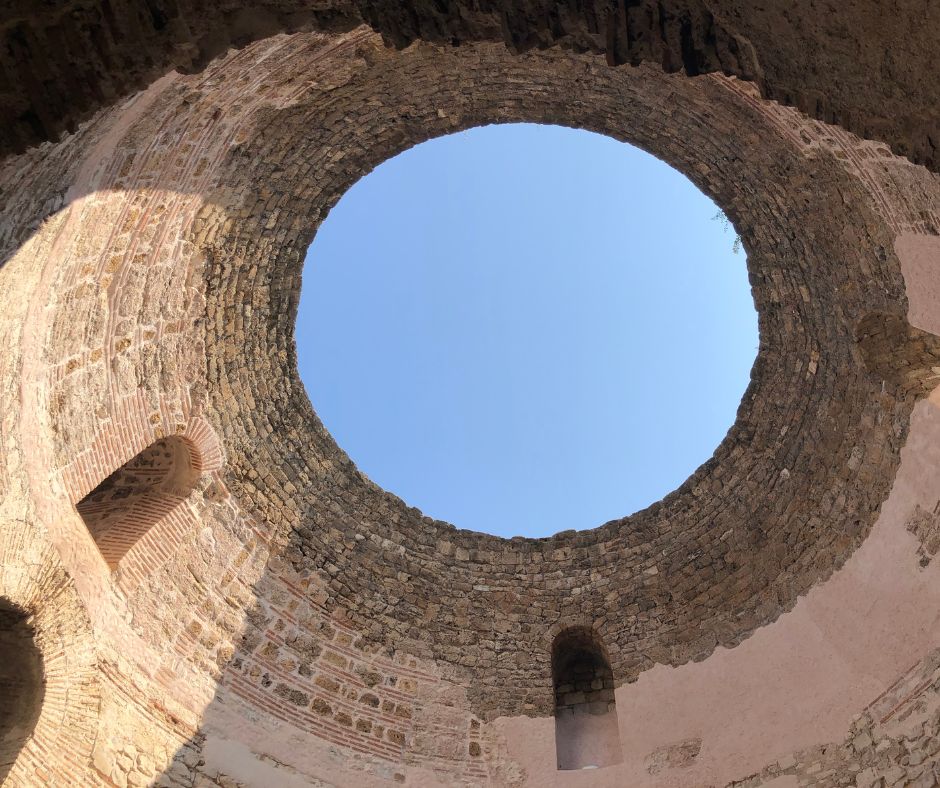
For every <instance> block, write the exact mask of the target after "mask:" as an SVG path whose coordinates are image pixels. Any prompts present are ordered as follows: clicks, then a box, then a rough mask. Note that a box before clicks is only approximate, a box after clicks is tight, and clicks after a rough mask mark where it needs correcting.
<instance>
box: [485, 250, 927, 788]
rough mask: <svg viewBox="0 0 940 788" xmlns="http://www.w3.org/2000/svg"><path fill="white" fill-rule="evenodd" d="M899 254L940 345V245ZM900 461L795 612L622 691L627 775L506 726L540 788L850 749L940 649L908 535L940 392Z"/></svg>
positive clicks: (689, 778)
mask: <svg viewBox="0 0 940 788" xmlns="http://www.w3.org/2000/svg"><path fill="white" fill-rule="evenodd" d="M897 251H898V254H899V256H900V258H901V262H902V270H903V272H904V276H905V280H906V284H907V289H908V295H909V301H910V320H911V322H912V323H913V324H914V325H917V326H918V327H920V328H923V329H925V330H929V331H933V332H936V333H940V238H935V237H926V236H913V235H903V236H901V237H900V238H899V239H898V242H897ZM901 458H902V460H901V467H900V469H899V472H898V476H897V478H896V480H895V483H894V487H893V488H892V491H891V494H890V496H889V497H888V500H887V501H886V502H885V504H884V506H883V507H882V511H881V515H880V517H879V519H878V522H877V523H876V524H875V526H874V528H873V529H872V532H871V534H870V535H869V537H868V539H867V540H866V541H865V542H864V544H862V546H861V547H860V548H859V549H858V550H857V551H856V552H855V553H854V554H853V555H852V556H851V557H850V558H849V559H848V561H847V562H846V564H845V565H844V566H843V567H842V569H840V570H839V571H838V572H836V573H835V574H834V575H833V576H832V577H831V578H830V579H829V580H828V581H826V582H824V583H822V584H820V585H818V586H816V587H815V588H813V589H812V590H811V591H810V592H809V593H808V594H807V595H806V596H805V597H803V598H801V599H800V600H799V601H798V603H797V604H796V606H795V607H794V609H793V610H792V611H790V612H789V613H786V614H784V615H783V616H781V617H780V618H779V619H777V621H775V622H774V623H772V624H770V625H768V626H766V627H764V628H762V629H760V630H758V631H757V632H756V633H755V634H754V635H753V636H752V637H750V638H749V639H748V640H746V641H745V642H744V643H742V644H741V645H739V646H737V647H736V648H733V649H725V648H719V649H717V650H716V651H715V652H714V653H713V654H712V655H711V656H710V657H709V658H708V659H706V660H704V661H703V662H700V663H690V664H686V665H682V666H680V667H677V668H674V667H666V666H664V665H657V666H655V667H654V668H653V669H651V670H649V671H647V672H645V673H643V674H642V675H641V676H640V677H639V679H638V680H637V681H636V682H635V683H633V684H629V685H625V686H622V687H621V688H620V689H618V690H617V693H616V698H617V713H618V716H619V722H620V736H621V742H622V748H623V759H624V760H623V763H622V764H619V765H616V766H610V767H607V768H605V769H598V770H590V771H582V772H567V771H557V770H556V769H555V768H554V764H555V752H554V749H555V748H554V721H553V720H552V719H544V718H543V719H529V718H511V719H506V718H504V719H501V720H498V721H497V722H496V728H497V730H498V731H499V733H500V734H501V735H502V736H504V737H505V741H506V744H507V748H508V754H509V756H510V757H511V758H514V759H516V760H517V761H518V763H519V764H520V766H522V767H523V768H524V769H525V771H526V773H527V777H528V780H527V784H530V785H539V786H611V788H613V786H618V787H620V786H633V787H635V788H641V787H642V786H656V787H659V786H695V787H696V788H703V787H704V786H721V785H725V784H726V783H728V782H730V781H732V780H735V779H741V778H743V777H746V776H748V775H750V774H753V773H755V772H758V771H760V770H761V769H762V768H763V767H764V766H767V765H769V764H771V763H773V762H775V761H777V760H780V759H784V758H786V757H787V756H788V755H790V754H791V753H793V752H795V751H798V750H801V749H804V748H806V747H811V746H814V745H819V744H825V743H828V742H840V743H841V742H842V741H843V739H844V738H845V736H846V735H847V733H848V731H849V727H850V725H851V722H852V720H853V718H855V717H856V716H857V715H859V714H860V713H861V712H862V711H863V710H864V709H865V708H866V707H867V706H868V705H869V704H870V703H872V702H873V701H874V700H875V699H876V698H877V697H878V696H879V694H881V693H882V692H883V691H884V690H885V689H887V688H888V687H889V686H890V685H891V684H892V683H893V682H894V681H895V680H896V679H897V678H898V677H899V676H900V675H902V674H903V673H905V672H906V671H907V670H909V669H910V668H911V667H912V665H914V664H915V663H916V662H917V661H918V660H920V659H921V658H922V657H923V656H924V655H926V654H927V653H928V652H929V651H931V650H932V649H935V648H937V647H940V561H933V562H931V564H930V565H929V566H928V567H927V568H921V567H920V566H919V565H918V557H917V554H916V550H917V542H916V539H915V537H914V536H913V535H912V534H910V533H908V531H907V530H906V523H907V521H908V519H909V518H910V516H911V514H912V512H913V511H914V508H915V506H917V505H920V506H921V507H923V508H924V509H927V510H933V508H934V506H935V505H936V504H937V502H938V500H940V390H938V391H935V392H934V393H933V395H932V396H931V397H930V399H928V400H925V401H922V402H920V403H919V404H918V405H917V407H916V408H915V410H914V413H913V416H912V419H911V430H910V436H909V438H908V442H907V445H906V446H905V448H904V450H903V452H902V455H901ZM846 460H848V457H847V458H846ZM696 738H698V739H701V740H702V747H701V751H700V753H699V755H698V756H697V757H696V758H695V759H694V760H693V762H692V764H691V765H690V766H687V767H684V768H673V769H665V770H662V771H659V772H658V773H656V774H651V773H650V772H649V771H648V768H647V767H648V765H649V761H648V758H649V756H650V755H651V753H653V752H654V751H655V750H657V749H658V748H661V747H664V746H668V745H673V744H678V743H680V742H682V741H684V740H688V739H696ZM779 780H780V782H778V785H779V788H786V786H788V785H791V784H795V783H793V780H792V779H791V778H785V777H782V778H779ZM787 780H790V782H789V783H788V782H787Z"/></svg>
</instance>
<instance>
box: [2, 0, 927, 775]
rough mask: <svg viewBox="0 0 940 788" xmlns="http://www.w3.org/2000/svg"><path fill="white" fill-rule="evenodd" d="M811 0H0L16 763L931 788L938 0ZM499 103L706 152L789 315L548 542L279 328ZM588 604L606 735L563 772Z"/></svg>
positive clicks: (8, 676)
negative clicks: (664, 489)
mask: <svg viewBox="0 0 940 788" xmlns="http://www.w3.org/2000/svg"><path fill="white" fill-rule="evenodd" d="M801 9H802V7H801ZM801 9H796V8H793V7H792V4H777V3H773V4H770V5H769V6H762V7H760V8H751V7H750V5H748V4H737V3H734V2H731V1H730V0H728V1H727V2H725V3H713V4H708V5H707V6H706V4H704V3H699V4H696V3H692V2H676V3H665V2H663V3H658V4H651V3H645V2H626V3H621V2H614V0H611V2H609V3H601V2H600V1H599V0H598V2H594V3H592V2H583V3H582V2H572V3H553V4H548V3H542V2H536V1H534V0H533V2H522V0H515V1H514V2H508V0H507V2H505V4H498V3H495V2H485V1H484V0H479V2H475V3H469V2H467V3H464V2H449V3H447V2H445V3H424V2H412V3H382V2H368V1H367V0H361V2H357V3H333V2H328V1H327V2H300V0H296V1H295V2H290V0H280V1H279V2H273V1H272V2H268V3H258V4H251V8H250V9H249V8H247V4H239V3H234V2H224V3H213V4H211V5H209V4H203V3H198V2H195V0H175V1H171V0H160V1H158V0H152V1H151V2H148V3H145V4H137V3H132V2H129V0H122V1H121V2H117V1H116V0H112V1H111V2H96V1H95V0H73V2H70V3H65V4H55V5H43V6H42V7H36V6H35V4H33V3H17V2H8V3H5V4H0V12H2V16H0V20H2V21H0V30H2V31H3V35H4V36H5V42H6V46H5V47H4V48H3V49H2V52H0V74H2V78H0V106H3V107H4V109H5V112H4V117H5V118H7V119H8V120H7V121H6V122H5V123H4V126H3V130H2V134H3V136H2V138H0V139H2V150H3V152H4V153H5V154H6V155H5V156H4V158H2V159H0V343H2V347H3V348H4V353H3V354H0V457H2V462H0V665H2V667H0V682H3V684H0V686H3V687H4V688H5V689H4V693H5V695H4V697H5V698H6V697H7V696H10V695H17V693H18V697H20V698H21V699H22V700H21V701H18V702H17V703H16V704H15V706H16V711H15V712H14V713H12V714H10V713H7V712H6V711H4V712H3V716H2V717H0V736H2V739H0V777H2V778H3V779H4V780H5V784H9V785H13V786H33V785H61V786H86V785H87V786H99V785H106V786H114V785H117V786H121V788H123V786H144V785H151V784H156V785H160V786H187V787H188V786H225V788H229V787H230V786H238V785H245V786H267V785H277V786H302V785H313V786H383V785H399V784H405V785H415V786H457V785H466V786H483V785H490V786H522V785H533V786H536V785H537V786H625V785H630V786H724V785H746V786H756V785H768V786H775V788H782V787H783V786H797V785H824V786H828V785H838V786H843V785H845V786H849V785H856V786H885V785H892V786H894V785H924V786H930V785H935V784H937V782H938V780H940V766H938V763H940V755H938V751H940V733H938V731H940V728H938V726H940V677H938V675H940V674H938V665H940V661H938V660H940V658H938V657H937V654H938V653H940V574H938V573H940V569H938V566H940V562H937V561H931V560H930V559H931V558H932V557H933V555H934V554H935V552H936V550H937V528H936V523H935V522H934V520H935V519H936V514H935V513H936V512H937V511H938V508H937V507H938V502H940V393H935V392H934V391H933V389H934V387H935V383H936V381H937V379H938V377H937V376H938V375H940V340H938V338H937V335H940V238H938V233H940V178H938V176H937V175H936V174H935V170H936V168H937V159H936V148H935V143H936V140H937V139H938V138H940V137H938V134H940V132H937V129H938V126H940V124H938V123H937V120H938V119H937V112H938V109H937V108H938V107H940V101H937V100H936V99H937V98H940V97H937V96H935V92H936V91H937V90H938V87H937V85H938V82H937V80H936V79H932V78H929V76H930V75H931V74H933V73H934V72H933V69H934V68H935V65H934V62H933V56H934V54H935V46H934V44H935V41H934V38H933V37H934V36H935V31H936V29H937V24H935V23H936V22H937V21H938V20H934V23H932V22H931V14H933V15H936V12H937V9H936V8H934V7H933V6H928V5H926V4H925V5H924V7H917V8H913V4H911V5H896V6H895V5H892V6H891V7H888V6H886V5H885V4H883V3H875V2H859V3H853V4H852V5H851V6H850V7H847V8H843V7H841V6H840V7H836V6H833V7H831V8H830V7H829V6H828V5H827V4H826V3H822V4H817V5H816V6H814V7H813V8H812V9H808V8H807V9H802V10H801ZM232 47H240V48H232ZM174 67H178V68H180V69H181V70H182V71H183V72H186V73H181V72H180V71H172V70H171V69H173V68H174ZM778 101H779V102H780V103H777V102H778ZM790 105H792V106H790ZM512 121H534V122H544V123H559V124H564V125H569V126H574V127H579V128H585V129H590V130H593V131H597V132H600V133H604V134H608V135H610V136H612V137H614V138H617V139H621V140H625V141H629V142H633V143H635V144H637V145H640V146H641V147H643V148H645V149H646V150H648V151H650V152H652V153H653V154H655V155H657V156H659V157H661V158H663V159H664V160H666V161H667V162H669V163H670V164H672V165H673V166H675V167H676V168H678V169H679V170H681V171H682V172H684V173H685V174H687V175H688V176H689V177H690V178H691V179H692V180H693V182H695V183H696V185H698V186H699V187H700V188H701V189H702V190H703V191H704V192H706V193H707V194H708V195H710V196H711V197H712V198H713V199H714V200H715V201H716V202H717V203H718V204H719V205H720V206H721V208H722V209H723V210H724V211H725V213H726V214H727V215H728V216H729V217H730V218H731V220H732V221H733V222H734V224H735V227H736V228H737V230H738V232H739V233H740V235H741V238H742V242H743V244H744V246H745V248H746V251H747V258H748V268H749V274H750V280H751V283H752V288H753V294H754V299H755V303H756V306H757V309H758V313H759V330H760V348H759V352H758V357H757V361H756V362H755V366H754V370H753V373H752V381H751V385H750V387H749V388H748V390H747V392H746V394H745V396H744V398H743V400H742V403H741V407H740V410H739V412H738V417H737V421H736V423H735V425H734V426H733V427H732V429H731V430H730V431H729V433H728V435H727V437H726V438H725V440H724V441H723V442H722V444H721V445H720V446H719V447H718V448H717V449H716V451H715V455H714V456H713V458H712V459H711V460H709V461H708V462H707V463H705V464H704V465H703V466H702V467H701V468H699V469H698V470H697V471H696V473H695V474H693V476H692V477H691V478H690V479H689V480H688V481H687V482H686V483H685V484H683V485H682V486H681V487H680V488H679V489H678V490H676V491H675V492H673V493H672V494H670V495H669V496H667V497H666V498H665V499H664V500H663V501H661V502H659V503H657V504H655V505H653V506H651V507H649V508H648V509H646V510H644V511H642V512H639V513H637V514H634V515H632V516H630V517H627V518H624V519H622V520H618V521H614V522H611V523H607V524H603V525H599V527H597V528H595V529H593V530H590V531H585V532H579V533H575V532H564V533H561V534H558V535H556V536H554V537H551V538H547V539H536V540H529V539H522V538H516V539H512V540H504V539H500V538H497V537H493V536H486V535H483V534H477V533H471V532H467V531H463V530H459V529H458V528H455V527H453V526H451V525H449V524H446V523H441V522H437V521H433V520H431V519H429V518H426V517H424V516H422V515H421V513H420V512H419V511H417V510H415V509H413V508H409V507H408V506H407V504H406V503H404V502H402V501H401V500H399V499H398V498H396V497H395V496H394V495H392V494H390V493H388V492H385V491H383V490H381V489H378V488H377V487H376V486H375V485H373V484H372V483H371V482H370V481H369V480H368V479H366V478H365V477H364V476H362V475H361V474H360V473H359V472H358V471H357V470H356V468H355V467H354V466H353V464H352V463H351V462H350V460H349V459H348V457H346V455H345V454H344V453H343V451H342V448H341V447H338V446H337V445H336V444H335V443H334V442H333V440H332V438H331V437H330V436H329V434H328V433H327V432H326V431H325V429H324V428H323V426H322V425H321V424H320V422H319V421H318V419H317V417H316V414H315V413H314V411H313V410H312V407H311V405H310V403H309V401H308V399H307V397H306V394H305V392H304V389H303V386H302V385H301V383H300V381H299V379H298V377H297V371H296V363H295V354H294V347H293V339H292V334H293V322H294V316H295V313H296V309H297V303H298V296H299V288H300V272H301V265H302V261H303V257H304V254H305V251H306V249H307V247H308V245H309V243H310V241H311V239H312V238H313V235H314V233H315V232H316V229H317V226H318V223H319V222H320V221H321V220H322V218H323V217H324V216H325V215H326V213H327V212H328V211H329V209H330V207H331V206H332V205H334V204H335V202H336V201H337V200H338V199H339V198H340V197H341V196H342V194H343V193H344V192H345V190H346V189H347V188H349V186H350V185H351V184H352V183H354V182H355V181H356V180H357V179H358V178H360V177H361V176H362V175H364V174H365V173H367V172H368V171H369V170H370V169H372V168H373V167H374V166H376V165H377V164H379V163H380V162H382V161H383V160H384V159H386V158H388V157H389V156H392V155H394V154H395V153H397V152H399V151H401V150H403V149H405V148H407V147H408V146H410V145H414V144H416V143H418V142H420V141H422V140H425V139H428V138H431V137H434V136H437V135H441V134H446V133H449V132H453V131H456V130H459V129H465V128H468V127H471V126H475V125H479V124H484V123H493V122H512ZM572 199H576V196H572ZM680 221H681V218H680V217H677V223H678V222H680ZM420 223H421V217H415V227H414V231H415V232H420ZM689 329H690V330H694V327H689ZM342 334H343V327H342V326H337V327H336V335H337V341H342ZM675 363H676V365H677V367H680V368H681V364H682V359H681V358H679V359H675ZM687 386H688V391H689V396H695V381H694V380H689V381H687ZM121 501H124V502H125V506H124V507H121V505H120V504H121ZM109 540H110V541H109ZM585 630H587V631H590V632H591V633H593V635H592V637H593V638H596V640H597V642H599V643H600V644H602V646H603V649H604V655H605V658H606V660H607V661H608V662H609V667H610V671H611V673H612V676H613V685H614V699H615V703H614V704H613V708H614V709H615V713H616V716H617V730H618V731H619V738H620V753H619V757H620V760H619V761H618V762H616V763H612V764H611V765H609V766H606V767H605V768H601V769H591V770H585V771H580V770H578V771H570V770H559V769H558V768H557V760H556V752H555V727H554V713H555V707H556V697H555V686H554V682H553V675H552V645H553V643H555V642H556V639H558V636H559V635H561V636H562V637H561V639H560V642H564V640H565V634H564V633H566V632H569V631H575V632H577V631H585ZM14 652H15V653H14ZM11 666H12V667H11ZM18 666H21V667H18ZM39 675H41V680H39V679H37V676H39ZM8 684H9V686H10V689H9V691H8V690H7V689H6V687H7V685H8ZM601 689H602V690H604V691H608V690H609V689H610V688H609V687H602V688H601ZM605 702H608V703H609V702H610V701H609V700H605ZM11 731H12V733H11Z"/></svg>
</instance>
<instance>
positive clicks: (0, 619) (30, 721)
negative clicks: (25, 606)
mask: <svg viewBox="0 0 940 788" xmlns="http://www.w3.org/2000/svg"><path fill="white" fill-rule="evenodd" d="M44 695H45V682H44V675H43V664H42V654H41V652H40V651H39V647H38V646H37V644H36V640H35V633H34V631H33V628H32V626H30V623H29V616H28V615H27V614H26V612H25V611H23V610H21V609H20V608H19V607H17V606H16V605H14V604H13V603H12V602H10V601H9V600H8V599H5V598H4V597H0V783H2V782H3V781H4V779H5V778H6V776H7V774H8V773H9V771H10V768H11V767H12V766H13V762H14V761H15V760H16V757H17V755H18V754H19V752H20V750H22V749H23V746H24V745H25V744H26V742H27V741H28V740H29V737H30V735H31V734H32V732H33V729H34V728H35V727H36V721H37V720H38V719H39V712H40V710H41V709H42V702H43V697H44Z"/></svg>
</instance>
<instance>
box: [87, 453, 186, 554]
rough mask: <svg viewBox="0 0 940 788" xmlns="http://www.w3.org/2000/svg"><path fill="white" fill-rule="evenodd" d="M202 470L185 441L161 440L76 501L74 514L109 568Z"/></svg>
mask: <svg viewBox="0 0 940 788" xmlns="http://www.w3.org/2000/svg"><path fill="white" fill-rule="evenodd" d="M201 468H202V464H201V460H200V458H199V456H198V453H197V452H196V450H195V448H194V447H193V446H192V444H191V443H190V442H189V441H187V440H185V439H183V438H180V437H176V436H173V437H169V438H161V439H160V440H158V441H155V442H154V443H152V444H150V446H148V447H147V448H146V449H144V450H143V451H142V452H140V453H139V454H136V455H135V456H134V457H132V458H131V459H130V460H128V461H127V462H125V463H124V464H123V465H122V466H121V467H120V468H118V469H117V470H116V471H114V472H113V473H112V474H110V475H109V476H108V477H107V478H106V479H104V480H103V481H102V482H101V483H100V484H98V486H97V487H95V489H93V490H92V491H91V492H90V493H88V495H86V496H85V497H84V498H82V500H81V501H79V502H78V504H77V505H76V508H77V509H78V513H79V514H80V515H81V516H82V519H83V520H84V521H85V525H86V526H88V530H89V531H90V532H91V535H92V537H93V538H94V540H95V544H97V545H98V549H99V550H100V551H101V555H102V556H104V559H105V561H107V562H108V565H109V566H110V567H111V568H112V569H114V568H115V567H116V566H117V564H118V562H119V561H120V560H121V559H122V558H123V557H124V555H125V554H126V553H127V551H128V550H130V549H131V547H133V546H134V544H135V543H136V542H137V540H138V539H140V538H141V537H142V536H143V535H144V534H145V533H147V531H149V530H150V529H151V528H152V527H153V526H154V525H156V524H157V523H158V522H159V521H160V520H162V519H163V518H164V517H166V516H167V515H169V514H170V513H171V512H172V511H173V510H174V509H175V508H176V507H177V506H179V505H180V504H181V503H182V502H183V501H184V500H185V499H186V498H187V496H188V495H189V494H190V493H191V492H192V490H193V487H194V486H195V485H196V482H197V481H198V479H199V475H200V473H201Z"/></svg>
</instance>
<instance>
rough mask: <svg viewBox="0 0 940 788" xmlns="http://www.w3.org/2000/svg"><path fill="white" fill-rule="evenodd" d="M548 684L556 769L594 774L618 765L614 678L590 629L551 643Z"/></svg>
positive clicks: (569, 633)
mask: <svg viewBox="0 0 940 788" xmlns="http://www.w3.org/2000/svg"><path fill="white" fill-rule="evenodd" d="M552 679H553V684H554V689H555V754H556V756H557V759H558V768H559V769H565V770H572V769H599V768H602V767H604V766H610V765H611V764H615V763H620V761H621V760H622V759H623V756H622V753H621V749H620V730H619V727H618V725H617V709H616V701H615V700H614V674H613V672H612V671H611V669H610V662H609V660H608V659H607V656H606V654H605V652H604V647H603V645H602V644H601V642H600V639H599V638H598V636H597V634H596V633H595V632H594V631H593V630H591V629H589V628H588V627H573V628H570V629H566V630H565V631H563V632H562V633H561V634H559V635H558V636H557V637H556V638H555V642H554V644H553V645H552Z"/></svg>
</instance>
